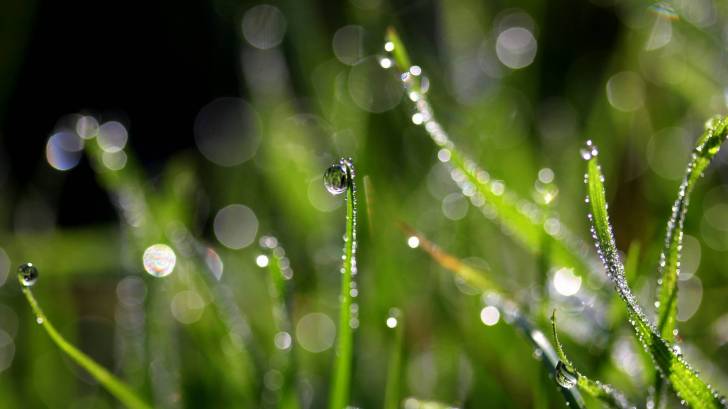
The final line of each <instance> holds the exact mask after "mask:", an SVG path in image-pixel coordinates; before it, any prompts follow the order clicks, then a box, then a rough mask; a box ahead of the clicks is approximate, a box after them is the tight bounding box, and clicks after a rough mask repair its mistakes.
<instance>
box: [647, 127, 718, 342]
mask: <svg viewBox="0 0 728 409" xmlns="http://www.w3.org/2000/svg"><path fill="white" fill-rule="evenodd" d="M705 127H706V129H705V132H704V133H703V135H702V137H701V138H700V139H699V140H698V143H697V144H696V146H695V149H694V150H693V154H692V157H691V159H690V163H688V167H687V170H686V172H685V176H684V177H683V180H682V183H681V184H680V189H679V190H678V195H677V200H675V204H674V205H673V206H672V214H671V215H670V220H669V221H668V222H667V233H666V234H665V243H664V247H663V249H662V253H661V254H660V264H659V270H658V274H659V280H658V284H659V289H658V290H657V306H658V307H657V316H658V321H657V328H658V329H659V331H660V334H661V335H662V337H663V338H665V340H667V341H669V342H672V341H673V340H674V339H675V333H674V329H675V320H676V317H677V281H678V278H677V276H678V274H679V273H680V249H681V248H682V238H683V224H684V222H685V216H686V214H687V211H688V206H689V203H690V194H691V193H692V191H693V188H694V187H695V184H696V182H697V181H698V179H700V177H701V176H702V175H703V171H705V168H707V167H708V165H709V164H710V162H711V160H712V159H713V157H714V156H715V155H716V154H717V153H718V151H719V150H720V146H721V144H722V143H723V141H725V139H726V136H728V118H720V117H715V118H712V119H710V120H709V121H708V122H706V124H705Z"/></svg>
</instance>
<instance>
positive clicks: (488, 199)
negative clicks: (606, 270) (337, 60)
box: [383, 42, 593, 265]
mask: <svg viewBox="0 0 728 409" xmlns="http://www.w3.org/2000/svg"><path fill="white" fill-rule="evenodd" d="M394 49H395V45H394V44H393V43H391V42H387V43H385V46H384V51H385V52H386V53H387V54H386V55H387V56H386V57H385V58H384V59H386V60H387V61H388V63H387V64H386V65H387V66H386V67H384V65H383V67H384V68H385V69H389V68H393V69H394V68H399V69H400V70H404V72H401V73H400V79H401V81H402V85H403V86H404V88H405V90H406V92H407V95H408V96H409V100H410V101H411V102H412V104H413V107H414V113H413V114H412V122H413V123H414V124H415V125H418V126H422V127H423V128H424V130H425V132H427V134H428V135H429V136H430V138H431V139H432V140H433V141H434V142H435V144H436V145H437V146H438V147H439V150H438V152H437V158H438V160H439V161H440V162H443V163H445V164H446V165H447V166H448V167H449V170H450V177H451V179H452V180H453V181H454V182H455V183H456V184H457V186H458V187H459V188H460V190H461V192H462V194H463V195H464V196H465V197H466V198H468V199H469V201H470V203H471V204H472V205H473V206H475V207H476V208H478V209H480V211H481V212H482V213H483V214H484V215H485V216H486V217H487V218H488V219H491V220H495V221H497V222H499V225H500V227H501V229H502V231H503V233H504V234H506V235H508V236H513V237H515V238H516V239H518V240H521V241H522V242H524V244H525V245H526V246H527V247H530V248H534V249H536V248H539V246H540V243H536V242H534V239H533V235H529V234H526V233H524V232H521V231H517V230H516V229H513V228H511V227H510V226H509V224H508V223H504V222H503V219H505V218H512V217H521V218H522V219H523V220H524V223H530V224H533V225H536V226H538V227H539V229H543V230H542V231H545V232H546V233H547V234H548V235H549V236H551V237H553V238H555V239H557V240H559V241H561V242H562V243H564V245H565V246H566V247H567V248H568V249H569V252H570V253H572V254H574V255H577V257H580V258H581V259H582V261H583V264H584V265H591V264H593V263H592V260H590V259H589V246H588V245H587V244H586V243H584V242H583V241H582V240H581V239H579V238H578V237H577V236H576V235H574V234H573V233H572V232H570V231H569V230H568V229H567V228H565V227H564V226H563V224H562V223H560V221H559V219H558V217H556V215H554V214H547V212H544V211H543V209H542V208H541V206H538V205H537V204H535V203H533V202H530V201H528V200H525V199H521V198H519V197H518V196H517V195H516V194H514V193H512V192H510V191H509V190H508V189H507V188H506V185H505V183H504V182H503V181H502V180H497V179H493V178H491V176H490V174H489V173H488V172H487V171H485V170H483V169H481V168H480V167H478V166H477V165H476V164H475V162H474V161H472V160H470V159H468V158H466V157H464V156H463V155H462V154H461V153H460V152H459V151H458V150H457V149H456V147H455V144H454V143H453V142H452V141H451V139H450V136H449V135H448V134H447V132H446V131H445V130H444V129H443V127H442V125H441V124H440V123H439V122H438V121H437V120H436V119H435V116H434V113H433V110H432V107H431V106H430V103H429V101H428V99H427V91H428V89H429V80H428V79H427V77H426V76H425V75H424V73H423V70H422V68H421V67H420V66H417V65H413V66H410V67H406V68H403V67H397V65H396V64H394V63H393V62H394V61H395V58H394V54H393V52H394V51H395V50H394ZM548 170H550V169H548ZM548 170H546V171H544V172H542V176H543V178H544V180H547V182H538V183H540V184H541V185H543V189H541V190H542V193H539V195H540V196H541V197H542V198H543V201H544V202H548V203H551V202H553V200H554V199H555V197H556V195H557V194H558V189H557V188H556V186H555V185H554V184H553V183H552V182H553V175H551V177H549V174H548ZM551 173H552V174H553V172H551ZM504 208H515V209H516V212H513V213H516V214H512V213H511V212H509V214H508V215H506V214H504V210H502V209H504ZM549 213H551V212H549ZM529 236H530V237H529Z"/></svg>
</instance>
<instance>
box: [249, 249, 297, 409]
mask: <svg viewBox="0 0 728 409" xmlns="http://www.w3.org/2000/svg"><path fill="white" fill-rule="evenodd" d="M260 244H261V247H262V248H263V249H265V250H266V252H267V253H268V256H266V257H267V263H268V265H267V270H268V276H269V278H270V281H269V293H270V298H271V302H272V308H273V321H274V325H275V328H276V335H275V336H274V345H275V348H276V350H275V352H274V354H273V356H274V357H275V358H273V359H271V360H270V361H271V365H272V369H274V370H277V371H280V373H281V374H282V375H283V384H282V385H281V387H280V388H278V389H276V390H269V391H270V392H271V393H272V394H274V395H275V396H276V399H273V401H275V402H278V405H277V407H279V408H286V409H294V408H298V407H300V405H299V402H298V399H297V396H296V386H295V385H296V379H295V374H296V372H295V366H294V365H295V363H294V361H293V354H292V352H291V351H292V343H291V340H292V337H291V334H292V333H293V332H292V326H291V319H290V314H289V308H288V307H289V305H288V303H287V302H286V300H287V299H288V297H287V293H288V291H287V290H288V286H287V285H286V283H287V282H288V281H289V280H291V279H292V278H293V270H292V269H291V267H290V265H289V263H290V261H289V260H288V258H287V257H286V255H285V254H286V253H285V251H284V249H283V247H282V246H281V245H280V244H279V242H278V239H276V238H275V237H273V236H263V237H262V238H261V239H260ZM259 257H260V256H259ZM279 339H280V340H282V341H279ZM286 341H287V342H286ZM286 344H288V345H286Z"/></svg>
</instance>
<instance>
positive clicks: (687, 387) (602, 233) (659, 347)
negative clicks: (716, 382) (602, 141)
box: [582, 141, 728, 408]
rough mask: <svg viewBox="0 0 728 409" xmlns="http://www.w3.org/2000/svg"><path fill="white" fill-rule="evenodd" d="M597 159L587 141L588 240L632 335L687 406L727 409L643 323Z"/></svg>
mask: <svg viewBox="0 0 728 409" xmlns="http://www.w3.org/2000/svg"><path fill="white" fill-rule="evenodd" d="M597 156H598V151H597V149H596V147H595V146H594V145H592V144H591V141H589V142H587V147H586V149H584V150H583V151H582V157H583V158H584V159H586V160H588V173H587V175H586V176H587V177H586V180H585V181H586V182H587V184H588V192H589V193H588V196H587V202H588V203H589V205H590V211H591V213H589V221H590V222H591V225H592V227H591V231H592V236H593V238H594V241H595V245H596V247H597V253H598V254H599V257H600V258H601V259H602V262H603V263H604V267H605V269H606V271H607V275H608V276H609V278H610V279H611V280H612V281H613V282H614V284H615V288H616V290H617V293H618V294H619V296H620V297H621V298H622V300H623V301H624V302H625V305H626V307H627V314H628V317H629V322H630V324H631V325H632V328H633V329H634V332H635V335H636V336H637V338H638V339H639V341H640V343H641V344H642V347H643V348H644V349H645V351H646V352H647V353H648V354H649V355H650V356H651V357H652V360H653V362H654V364H655V366H656V368H657V369H658V371H659V372H660V374H661V375H662V377H663V378H665V379H666V380H667V381H668V382H670V384H671V385H672V388H673V390H674V391H675V392H676V394H677V395H678V396H679V397H680V399H682V400H683V401H684V402H685V403H686V404H687V405H689V406H690V407H693V408H726V407H728V403H727V402H726V400H725V398H723V397H721V396H720V395H719V394H718V393H717V392H715V391H714V390H713V389H712V388H711V387H710V386H709V385H707V384H706V383H705V382H704V381H703V380H702V379H700V377H698V374H697V373H696V371H695V370H694V369H693V368H692V367H690V365H688V363H687V362H686V361H685V359H683V357H682V355H680V354H679V353H678V352H676V351H675V350H674V349H673V348H672V347H671V346H670V345H669V344H668V342H667V341H665V340H664V339H663V338H662V337H660V335H659V332H658V330H657V328H656V327H655V326H654V325H653V324H652V323H650V322H649V321H648V320H647V317H646V316H645V314H644V312H643V310H642V307H640V306H639V304H638V303H637V300H636V299H635V297H634V295H633V294H632V290H631V289H630V288H629V285H628V284H627V281H626V279H625V277H624V265H623V264H622V261H621V260H620V258H619V254H618V253H617V247H616V244H615V241H614V235H613V233H612V227H611V225H610V224H609V216H608V214H607V203H606V198H605V193H604V176H603V175H602V171H601V168H600V166H599V161H598V159H597Z"/></svg>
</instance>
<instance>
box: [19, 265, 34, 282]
mask: <svg viewBox="0 0 728 409" xmlns="http://www.w3.org/2000/svg"><path fill="white" fill-rule="evenodd" d="M18 280H20V284H22V285H24V286H25V287H31V286H33V284H35V282H36V281H38V269H37V268H35V266H34V265H33V263H25V264H23V265H22V266H20V267H19V268H18Z"/></svg>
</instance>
